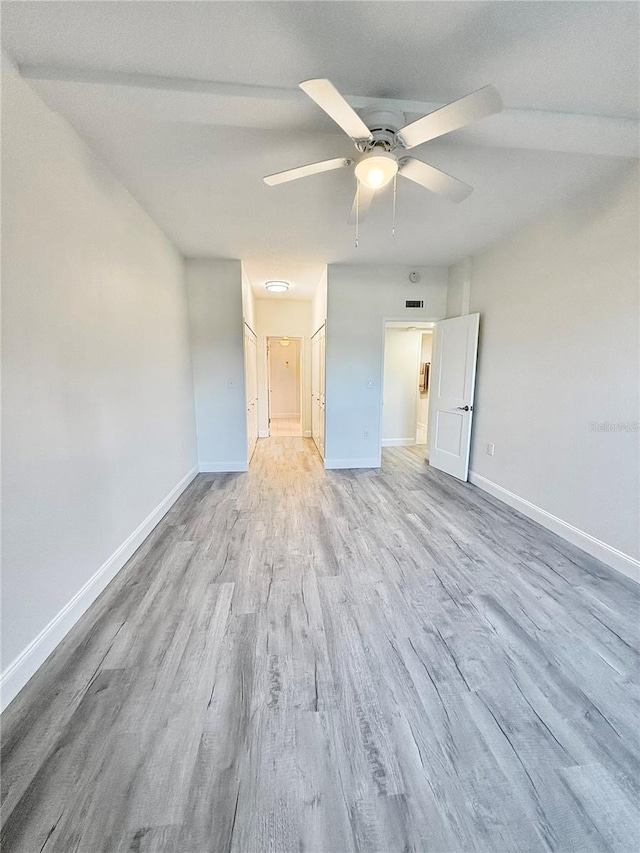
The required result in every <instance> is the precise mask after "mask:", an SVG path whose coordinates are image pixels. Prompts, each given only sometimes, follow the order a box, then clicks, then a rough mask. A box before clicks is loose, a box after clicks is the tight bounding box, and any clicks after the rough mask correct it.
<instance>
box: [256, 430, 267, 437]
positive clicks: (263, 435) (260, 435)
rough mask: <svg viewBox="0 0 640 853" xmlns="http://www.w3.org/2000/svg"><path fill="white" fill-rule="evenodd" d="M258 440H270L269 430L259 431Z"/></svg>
mask: <svg viewBox="0 0 640 853" xmlns="http://www.w3.org/2000/svg"><path fill="white" fill-rule="evenodd" d="M258 438H269V430H268V429H261V430H258Z"/></svg>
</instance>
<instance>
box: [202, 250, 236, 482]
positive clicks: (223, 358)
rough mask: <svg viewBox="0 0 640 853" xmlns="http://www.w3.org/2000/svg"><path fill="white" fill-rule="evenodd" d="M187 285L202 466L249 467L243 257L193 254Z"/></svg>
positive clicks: (207, 468) (210, 468)
mask: <svg viewBox="0 0 640 853" xmlns="http://www.w3.org/2000/svg"><path fill="white" fill-rule="evenodd" d="M187 288H188V293H189V316H190V321H191V323H190V325H191V361H192V365H193V387H194V392H195V406H196V433H197V436H198V464H199V466H200V470H201V471H246V470H247V406H246V397H245V385H244V381H245V380H244V326H243V317H242V308H243V306H242V270H241V266H240V261H233V260H231V261H228V260H216V259H190V260H188V261H187Z"/></svg>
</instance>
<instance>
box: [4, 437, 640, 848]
mask: <svg viewBox="0 0 640 853" xmlns="http://www.w3.org/2000/svg"><path fill="white" fill-rule="evenodd" d="M639 601H640V597H639V588H638V587H637V586H636V585H634V584H633V582H632V581H629V580H627V579H625V578H623V577H622V576H620V575H618V574H616V573H615V572H613V571H611V570H609V569H608V568H606V567H604V566H603V565H602V564H600V563H598V562H597V561H596V560H594V559H592V558H590V557H588V556H586V555H585V554H584V553H582V552H580V551H578V550H577V549H575V548H573V547H572V546H571V545H569V544H567V543H566V542H564V541H563V540H561V539H559V538H557V537H555V536H554V535H553V534H551V533H548V532H547V531H545V530H544V529H542V528H540V527H538V526H537V525H535V524H533V523H531V522H530V521H528V520H527V519H525V518H523V517H522V516H520V515H518V514H517V513H515V512H514V511H512V510H511V509H509V508H508V507H506V506H504V505H502V504H500V503H499V502H498V501H495V500H493V499H492V498H490V497H488V496H487V495H485V494H483V493H482V492H480V491H478V490H477V489H475V488H474V487H473V486H470V485H468V484H462V483H458V482H456V481H454V480H452V479H450V478H448V477H446V476H445V475H442V474H439V473H438V472H437V471H434V470H431V469H429V468H428V466H427V465H426V464H425V463H424V462H423V461H422V460H421V458H420V456H419V453H418V452H417V451H416V450H414V449H413V448H394V449H387V450H385V451H384V464H383V468H382V469H381V470H374V471H331V472H325V471H324V470H323V469H322V467H321V463H320V460H319V458H318V457H317V454H316V453H315V452H314V451H313V449H312V446H311V443H310V441H309V440H307V439H302V438H293V437H291V438H271V439H267V440H263V441H260V442H259V443H258V448H257V450H256V453H255V456H254V464H253V465H252V467H251V471H250V472H249V473H248V474H205V475H200V476H199V477H198V478H197V479H196V480H195V481H194V483H193V484H192V485H191V486H190V487H189V488H188V489H187V491H186V492H185V494H184V495H183V496H182V497H181V498H180V500H179V501H178V502H177V503H176V505H175V506H174V508H173V509H172V510H171V512H170V513H169V514H168V515H167V517H166V518H165V519H164V521H163V522H162V523H161V524H160V525H159V526H158V527H157V528H156V530H155V531H154V532H153V534H152V535H151V536H150V537H149V539H148V540H147V541H146V542H145V544H144V545H143V546H142V548H141V549H140V550H139V551H138V552H137V553H136V554H135V555H134V557H133V558H132V560H131V561H130V562H129V564H128V565H127V566H126V567H125V569H124V570H123V571H122V572H121V573H120V575H119V576H118V577H117V578H116V579H115V580H114V581H113V583H112V584H111V585H110V586H109V588H108V589H107V590H106V591H105V592H104V593H103V594H102V595H101V597H100V598H99V600H98V601H97V602H96V603H95V604H94V605H93V607H92V608H91V609H90V610H89V611H88V612H87V613H86V614H85V616H84V617H83V618H82V619H81V621H80V622H79V623H78V625H77V626H76V627H75V628H74V630H73V631H72V632H71V634H70V635H69V636H68V637H67V638H66V640H65V641H64V642H63V643H62V645H61V646H60V647H59V648H58V650H56V652H55V653H54V654H53V655H52V657H51V658H50V659H49V660H48V661H47V662H46V664H45V665H44V666H43V667H42V668H41V670H40V671H39V672H38V673H37V674H36V676H35V677H34V678H33V679H32V681H31V682H30V683H29V685H27V687H26V688H25V689H24V690H23V692H22V693H21V695H20V696H19V697H18V698H17V699H16V700H15V701H14V702H13V703H12V705H11V706H10V707H9V709H8V710H7V711H6V712H5V714H4V716H3V740H4V765H3V775H2V797H3V821H4V823H3V829H2V850H3V851H4V853H18V851H20V853H100V851H105V853H120V852H121V851H122V853H125V851H129V852H130V851H133V853H218V851H220V853H222V851H233V853H347V851H360V852H361V853H408V852H409V851H416V853H418V851H419V853H427V851H428V853H463V852H464V853H466V852H467V851H486V853H538V851H558V853H605V851H617V853H631V851H636V850H637V849H638V846H637V842H638V837H639V832H640V821H639V817H638V788H639V785H640V776H639V774H638V766H639V765H638V729H637V723H638V704H639V703H638V700H639V696H638V690H637V675H638V612H639V608H638V605H639Z"/></svg>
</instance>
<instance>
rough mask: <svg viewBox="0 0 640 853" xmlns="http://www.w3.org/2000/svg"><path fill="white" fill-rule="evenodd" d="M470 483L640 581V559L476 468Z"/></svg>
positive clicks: (470, 473) (471, 475)
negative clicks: (483, 474) (505, 487)
mask: <svg viewBox="0 0 640 853" xmlns="http://www.w3.org/2000/svg"><path fill="white" fill-rule="evenodd" d="M469 482H471V483H473V484H474V485H475V486H478V488H480V489H483V491H485V492H488V493H489V494H490V495H493V496H494V498H498V500H501V501H502V502H503V503H506V504H508V505H509V506H511V507H513V508H514V509H517V510H518V511H519V512H521V513H522V514H523V515H526V516H527V517H528V518H531V519H533V521H537V522H538V524H541V525H542V526H543V527H546V528H547V530H551V531H553V532H554V533H557V534H558V536H562V538H563V539H566V540H567V541H568V542H571V544H572V545H577V546H578V548H582V550H583V551H586V552H587V554H591V556H592V557H595V558H596V559H598V560H601V561H602V562H603V563H606V564H607V565H608V566H611V568H612V569H616V571H618V572H621V573H622V574H623V575H626V576H627V577H628V578H631V579H632V580H634V581H637V582H638V583H640V560H636V559H635V558H634V557H630V556H629V555H628V554H624V553H623V552H622V551H618V549H617V548H613V547H612V546H611V545H607V544H606V542H602V541H601V540H600V539H596V538H595V536H591V535H590V534H589V533H585V532H584V530H580V529H579V528H577V527H574V526H573V525H572V524H569V523H568V522H566V521H563V520H562V519H561V518H558V517H557V516H555V515H552V514H551V513H550V512H547V511H546V510H545V509H541V508H540V507H539V506H536V505H535V504H532V503H531V502H530V501H527V500H525V499H524V498H521V497H519V496H518V495H516V494H514V493H513V492H510V491H509V490H508V489H504V488H503V487H502V486H498V485H497V483H494V482H492V481H491V480H487V479H486V477H482V476H481V475H480V474H476V472H475V471H469Z"/></svg>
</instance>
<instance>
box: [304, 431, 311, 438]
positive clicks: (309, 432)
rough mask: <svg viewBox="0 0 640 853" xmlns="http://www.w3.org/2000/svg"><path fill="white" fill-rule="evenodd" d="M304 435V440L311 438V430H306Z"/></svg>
mask: <svg viewBox="0 0 640 853" xmlns="http://www.w3.org/2000/svg"><path fill="white" fill-rule="evenodd" d="M302 435H303V437H304V438H311V430H310V429H305V431H304V432H303V433H302Z"/></svg>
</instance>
